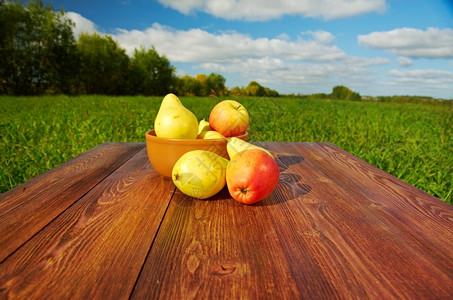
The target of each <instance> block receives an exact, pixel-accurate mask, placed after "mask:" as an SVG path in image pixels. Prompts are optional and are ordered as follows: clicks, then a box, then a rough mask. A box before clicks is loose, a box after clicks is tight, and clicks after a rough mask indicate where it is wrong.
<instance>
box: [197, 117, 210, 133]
mask: <svg viewBox="0 0 453 300" xmlns="http://www.w3.org/2000/svg"><path fill="white" fill-rule="evenodd" d="M209 130H211V126H209V122H208V121H206V120H205V119H203V120H201V121H200V123H198V134H200V133H202V132H203V131H209Z"/></svg>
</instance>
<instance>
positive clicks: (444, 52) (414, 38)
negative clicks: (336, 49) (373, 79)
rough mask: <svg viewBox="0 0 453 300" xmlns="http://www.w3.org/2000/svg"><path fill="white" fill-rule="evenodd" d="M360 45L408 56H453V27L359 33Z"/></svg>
mask: <svg viewBox="0 0 453 300" xmlns="http://www.w3.org/2000/svg"><path fill="white" fill-rule="evenodd" d="M358 42H359V44H360V45H363V46H366V47H369V48H374V49H383V50H388V51H390V52H392V53H395V54H398V55H403V56H408V57H413V58H417V57H424V58H453V29H451V28H446V29H439V28H432V27H430V28H428V29H427V30H425V31H424V30H420V29H414V28H398V29H394V30H391V31H381V32H373V33H370V34H366V35H359V36H358Z"/></svg>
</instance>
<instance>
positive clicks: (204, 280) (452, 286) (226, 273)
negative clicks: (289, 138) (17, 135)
mask: <svg viewBox="0 0 453 300" xmlns="http://www.w3.org/2000/svg"><path fill="white" fill-rule="evenodd" d="M259 145H260V146H263V147H265V148H268V149H270V150H271V151H272V152H273V153H274V155H275V158H276V161H277V163H278V165H279V168H280V172H281V174H280V180H279V183H278V185H277V187H276V189H275V190H274V192H273V193H272V194H271V195H270V196H269V197H267V198H266V199H264V200H263V201H261V202H259V203H257V204H254V205H243V204H241V203H239V202H236V201H234V200H233V199H232V198H231V197H230V196H229V194H228V191H227V189H226V188H225V189H223V190H222V191H221V192H220V193H219V194H217V195H215V196H214V197H212V198H210V199H207V200H197V199H193V198H190V197H188V196H185V195H183V194H182V193H181V192H179V191H178V190H175V187H174V185H173V183H172V182H171V181H170V180H166V179H163V178H161V177H160V176H159V175H157V173H156V172H155V171H154V170H153V169H152V167H151V165H150V164H149V162H148V159H147V157H146V149H144V144H122V143H116V144H105V145H101V146H100V147H99V148H97V149H94V150H93V151H90V152H88V153H86V154H85V155H83V156H81V157H80V158H78V159H75V160H73V161H72V162H69V163H67V164H65V165H62V166H60V167H59V168H57V169H55V170H52V171H50V172H49V173H48V174H47V175H43V176H42V177H41V178H36V179H34V180H32V181H30V182H27V183H26V184H25V185H24V187H25V189H24V190H23V191H22V190H21V189H17V190H13V191H11V192H9V193H8V194H7V195H8V197H5V194H4V195H2V196H1V197H3V198H2V200H1V201H0V226H3V227H0V228H1V229H3V230H5V228H7V229H8V230H10V231H11V232H8V233H7V234H8V235H9V237H8V239H5V238H4V237H0V241H2V243H3V244H1V246H2V247H1V248H0V251H4V249H3V248H4V247H6V241H12V242H13V243H16V246H14V247H11V248H9V250H8V251H5V252H4V253H6V256H5V257H6V258H4V259H3V262H1V263H0V299H3V298H8V297H9V298H11V299H68V298H71V299H126V298H133V299H143V298H145V299H156V298H160V299H168V298H170V299H194V298H197V299H212V298H214V299H216V298H227V299H230V298H231V299H239V298H242V299H284V298H286V299H294V298H296V299H300V298H302V299H420V298H422V299H451V297H452V295H453V250H452V249H453V206H451V205H448V204H446V203H444V202H442V201H441V200H439V199H436V198H435V197H432V196H430V195H428V194H426V193H424V192H422V191H420V190H418V189H416V188H414V187H413V186H411V185H409V184H407V183H404V182H402V181H401V180H399V179H397V178H395V177H393V176H391V175H389V174H387V173H385V172H383V171H382V170H379V169H377V168H375V167H374V166H372V165H370V164H368V163H366V162H364V161H362V160H360V159H358V158H357V157H355V156H353V155H351V154H349V153H347V152H346V151H343V150H342V149H339V148H338V147H335V146H334V145H331V144H327V143H261V144H259ZM134 149H135V150H134ZM140 149H141V150H140ZM138 150H139V152H137V151H138ZM127 153H129V154H127ZM132 153H135V155H133V154H132ZM119 158H121V159H120V161H121V162H117V159H119ZM72 169H75V170H80V171H71V170H72ZM84 174H86V175H87V177H85V176H83V175H84ZM78 189H80V190H81V191H78ZM26 193H28V194H26ZM22 194H24V195H28V196H21V195H22ZM66 198H70V199H69V200H66ZM31 199H32V200H31ZM49 199H53V200H49ZM60 201H61V202H63V203H62V204H60V203H59V202H60ZM38 204H39V205H38ZM33 205H35V206H33ZM41 205H44V206H46V205H47V206H48V207H41ZM32 208H33V209H36V216H35V213H34V212H33V210H32ZM27 214H29V215H31V216H30V218H31V220H32V225H27V226H28V227H27V226H26V227H25V228H26V229H23V228H22V227H21V225H20V224H19V223H20V221H21V220H22V219H24V218H25V216H27ZM47 214H50V215H51V216H47ZM41 219H44V220H41ZM5 220H9V221H7V222H6V221H5ZM27 222H28V221H27ZM5 224H10V225H8V226H9V227H6V226H5ZM11 224H19V225H17V231H15V230H16V227H14V226H12V225H11ZM1 232H2V234H3V232H4V231H1ZM16 232H19V233H20V234H21V235H22V234H25V235H27V234H29V235H28V237H25V238H24V237H23V236H21V235H18V234H16ZM31 232H32V234H31V235H30V233H31ZM16 240H18V242H17V241H16ZM0 253H1V252H0Z"/></svg>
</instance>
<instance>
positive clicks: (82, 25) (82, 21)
mask: <svg viewBox="0 0 453 300" xmlns="http://www.w3.org/2000/svg"><path fill="white" fill-rule="evenodd" d="M65 15H66V16H67V17H68V18H69V19H70V20H71V21H72V22H74V24H75V28H74V29H73V32H74V36H75V37H76V38H77V37H78V36H79V35H80V34H81V33H85V32H87V33H89V34H92V33H94V32H96V31H98V27H97V26H96V24H94V23H93V22H92V21H90V20H88V19H87V18H85V17H83V16H81V15H79V14H78V13H75V12H72V11H69V12H66V14H65Z"/></svg>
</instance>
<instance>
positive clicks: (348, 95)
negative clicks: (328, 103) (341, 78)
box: [330, 85, 362, 101]
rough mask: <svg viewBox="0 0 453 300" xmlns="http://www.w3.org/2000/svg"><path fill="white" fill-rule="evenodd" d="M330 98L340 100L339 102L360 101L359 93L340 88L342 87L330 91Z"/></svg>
mask: <svg viewBox="0 0 453 300" xmlns="http://www.w3.org/2000/svg"><path fill="white" fill-rule="evenodd" d="M330 95H331V97H332V98H334V99H340V100H353V101H357V100H361V99H362V97H361V96H360V94H359V93H356V92H354V91H352V90H351V89H349V88H347V87H345V86H342V85H337V86H335V87H334V88H333V89H332V93H331V94H330Z"/></svg>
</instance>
